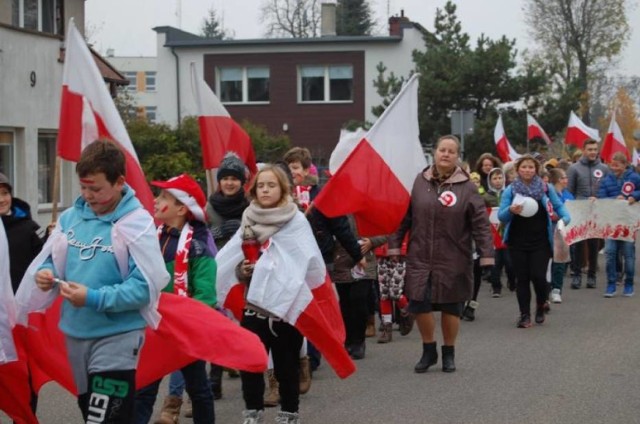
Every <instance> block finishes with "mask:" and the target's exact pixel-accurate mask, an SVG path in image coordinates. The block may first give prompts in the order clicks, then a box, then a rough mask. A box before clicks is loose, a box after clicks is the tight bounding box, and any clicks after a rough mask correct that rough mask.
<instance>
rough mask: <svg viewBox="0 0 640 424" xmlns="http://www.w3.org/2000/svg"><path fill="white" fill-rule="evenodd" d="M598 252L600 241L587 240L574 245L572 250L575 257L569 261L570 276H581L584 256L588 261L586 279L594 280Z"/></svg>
mask: <svg viewBox="0 0 640 424" xmlns="http://www.w3.org/2000/svg"><path fill="white" fill-rule="evenodd" d="M585 250H587V251H585ZM598 250H600V239H588V240H582V241H579V242H578V243H576V244H575V248H574V252H575V255H574V257H573V258H572V259H573V260H572V261H571V275H572V276H576V275H578V276H579V275H581V273H582V267H583V266H584V264H585V256H587V259H588V261H589V268H588V270H587V277H593V278H595V277H596V267H597V265H598Z"/></svg>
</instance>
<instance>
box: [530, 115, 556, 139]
mask: <svg viewBox="0 0 640 424" xmlns="http://www.w3.org/2000/svg"><path fill="white" fill-rule="evenodd" d="M536 137H539V138H541V139H543V140H544V141H545V142H546V143H547V144H551V139H550V138H549V136H548V135H547V133H546V132H545V131H544V130H543V129H542V127H541V126H540V124H538V121H536V118H534V117H533V116H531V115H529V114H528V113H527V139H528V140H529V141H531V140H533V139H534V138H536Z"/></svg>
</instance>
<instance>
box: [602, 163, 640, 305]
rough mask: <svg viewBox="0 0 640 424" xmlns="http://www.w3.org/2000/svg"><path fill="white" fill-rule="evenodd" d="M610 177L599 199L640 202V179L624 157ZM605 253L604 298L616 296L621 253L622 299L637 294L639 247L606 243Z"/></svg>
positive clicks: (629, 243)
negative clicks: (605, 287) (622, 267)
mask: <svg viewBox="0 0 640 424" xmlns="http://www.w3.org/2000/svg"><path fill="white" fill-rule="evenodd" d="M609 168H610V169H611V173H609V174H607V175H606V176H605V177H604V178H603V179H602V182H601V183H600V188H599V189H598V199H620V200H626V201H627V202H629V204H630V205H632V204H634V203H635V202H636V201H638V200H640V176H639V175H638V174H637V173H636V172H635V171H634V170H633V168H632V167H630V166H629V161H628V160H627V157H626V156H625V154H624V153H620V152H618V153H615V154H614V155H613V158H612V159H611V163H610V164H609ZM604 251H605V254H606V258H607V267H606V270H607V289H606V291H605V292H604V297H613V296H615V295H616V279H617V278H616V277H617V272H616V271H617V267H616V263H617V260H618V254H619V252H620V251H622V256H623V257H624V289H623V292H622V295H623V296H626V297H631V296H633V294H634V290H633V277H634V275H635V271H636V244H635V242H633V241H623V240H614V239H606V240H605V241H604Z"/></svg>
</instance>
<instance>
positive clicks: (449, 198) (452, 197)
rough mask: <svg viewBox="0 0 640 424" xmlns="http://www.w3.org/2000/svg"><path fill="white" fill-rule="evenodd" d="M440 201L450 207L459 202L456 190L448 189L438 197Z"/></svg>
mask: <svg viewBox="0 0 640 424" xmlns="http://www.w3.org/2000/svg"><path fill="white" fill-rule="evenodd" d="M438 201H440V203H442V204H443V205H444V206H446V207H448V208H450V207H451V206H453V205H455V204H456V203H458V197H457V196H456V194H455V193H454V192H452V191H448V190H447V191H445V192H444V193H442V194H441V195H440V197H438Z"/></svg>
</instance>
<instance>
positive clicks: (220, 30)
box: [200, 7, 233, 40]
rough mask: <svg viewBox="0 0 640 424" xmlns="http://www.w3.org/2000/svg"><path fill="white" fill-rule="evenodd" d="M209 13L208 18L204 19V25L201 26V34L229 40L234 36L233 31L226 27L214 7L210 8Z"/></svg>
mask: <svg viewBox="0 0 640 424" xmlns="http://www.w3.org/2000/svg"><path fill="white" fill-rule="evenodd" d="M207 15H208V16H207V17H206V18H203V19H202V26H201V27H200V35H201V36H203V37H204V38H211V39H214V40H229V39H231V38H233V33H232V32H231V31H228V30H226V29H225V28H224V26H223V25H222V21H221V19H220V18H219V17H218V14H217V13H216V10H215V9H214V8H213V7H212V8H211V9H209V12H208V13H207Z"/></svg>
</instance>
